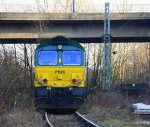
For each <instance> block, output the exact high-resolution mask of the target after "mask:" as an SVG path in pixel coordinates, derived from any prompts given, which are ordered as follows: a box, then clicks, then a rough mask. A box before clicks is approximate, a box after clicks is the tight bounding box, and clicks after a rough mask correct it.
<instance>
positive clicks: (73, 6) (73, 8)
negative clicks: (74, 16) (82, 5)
mask: <svg viewBox="0 0 150 127" xmlns="http://www.w3.org/2000/svg"><path fill="white" fill-rule="evenodd" d="M72 12H73V13H74V12H75V0H73V1H72Z"/></svg>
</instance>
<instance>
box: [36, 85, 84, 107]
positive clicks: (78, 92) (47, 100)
mask: <svg viewBox="0 0 150 127" xmlns="http://www.w3.org/2000/svg"><path fill="white" fill-rule="evenodd" d="M35 97H36V105H38V106H40V108H41V109H78V108H79V107H80V106H81V105H82V104H83V103H84V100H85V90H84V88H78V87H75V88H67V87H66V88H50V89H47V87H43V88H35Z"/></svg>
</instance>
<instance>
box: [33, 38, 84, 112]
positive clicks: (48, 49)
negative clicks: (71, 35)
mask: <svg viewBox="0 0 150 127" xmlns="http://www.w3.org/2000/svg"><path fill="white" fill-rule="evenodd" d="M85 85H86V77H85V49H84V48H83V47H82V46H81V45H80V44H79V43H78V42H76V41H74V40H71V39H68V38H66V37H63V36H57V37H54V38H51V39H45V40H42V41H41V42H40V44H39V45H38V46H37V48H36V49H35V81H34V88H35V106H36V108H37V109H44V110H48V111H50V112H52V113H55V112H63V113H64V112H74V111H75V110H77V109H78V108H79V107H80V106H81V105H82V104H83V103H84V100H85Z"/></svg>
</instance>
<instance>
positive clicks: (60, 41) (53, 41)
mask: <svg viewBox="0 0 150 127" xmlns="http://www.w3.org/2000/svg"><path fill="white" fill-rule="evenodd" d="M49 45H69V46H75V47H77V48H80V49H82V50H84V48H83V47H82V45H80V44H79V43H78V42H76V41H74V40H71V39H68V38H66V37H64V36H56V37H54V38H48V39H44V40H41V41H40V44H39V45H38V46H37V48H36V50H37V49H40V48H43V47H46V46H49Z"/></svg>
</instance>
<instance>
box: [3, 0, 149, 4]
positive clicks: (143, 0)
mask: <svg viewBox="0 0 150 127" xmlns="http://www.w3.org/2000/svg"><path fill="white" fill-rule="evenodd" d="M35 1H36V0H0V2H1V3H19V4H29V3H32V4H35V3H36V2H35ZM37 1H40V2H41V3H42V2H43V1H44V0H37ZM47 1H48V2H49V3H51V2H53V1H62V0H47ZM70 1H71V0H70ZM75 1H87V0H75ZM126 1H127V3H128V4H150V0H88V2H91V3H96V4H99V3H101V4H103V3H104V2H110V4H122V3H126Z"/></svg>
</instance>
